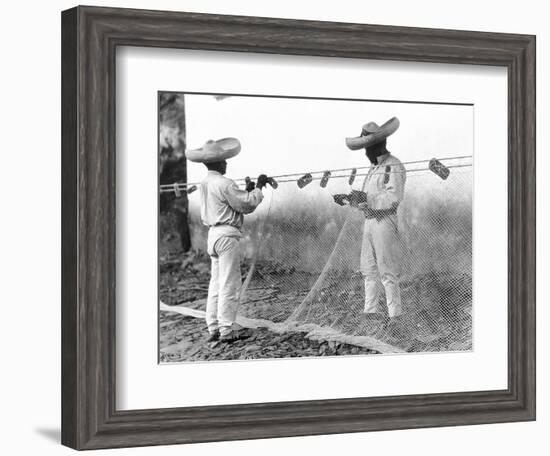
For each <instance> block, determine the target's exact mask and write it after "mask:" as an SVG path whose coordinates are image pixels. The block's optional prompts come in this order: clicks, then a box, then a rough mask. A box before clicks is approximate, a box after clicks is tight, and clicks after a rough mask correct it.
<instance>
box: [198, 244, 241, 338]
mask: <svg viewBox="0 0 550 456" xmlns="http://www.w3.org/2000/svg"><path fill="white" fill-rule="evenodd" d="M210 244H211V242H210V238H209V241H208V254H209V255H210V259H211V271H210V274H211V275H210V285H209V287H208V299H207V301H206V324H207V325H208V331H209V332H211V333H212V332H213V331H215V330H216V329H219V330H220V334H222V335H223V334H227V333H228V332H230V331H231V327H232V325H233V323H234V322H235V319H236V317H237V310H238V308H239V291H240V288H241V264H240V256H239V239H238V238H236V237H231V236H222V237H219V238H217V239H216V238H214V239H212V244H213V245H210Z"/></svg>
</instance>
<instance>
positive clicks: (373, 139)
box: [346, 117, 399, 150]
mask: <svg viewBox="0 0 550 456" xmlns="http://www.w3.org/2000/svg"><path fill="white" fill-rule="evenodd" d="M398 128H399V119H398V118H397V117H392V118H391V119H390V120H388V121H387V122H386V123H385V124H384V125H382V126H381V127H380V126H379V125H378V124H377V123H376V122H369V123H367V124H365V125H363V129H362V131H361V136H356V137H355V138H346V146H348V148H349V149H351V150H358V149H364V148H365V147H369V146H373V145H374V144H377V143H379V142H380V141H383V140H384V139H386V138H387V137H388V136H390V135H393V134H394V133H395V132H396V131H397V129H398Z"/></svg>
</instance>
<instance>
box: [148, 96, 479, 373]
mask: <svg viewBox="0 0 550 456" xmlns="http://www.w3.org/2000/svg"><path fill="white" fill-rule="evenodd" d="M158 133H159V147H158V152H157V153H158V163H159V168H158V174H159V192H158V209H159V211H158V212H159V213H158V242H159V245H158V252H159V258H158V273H159V290H158V296H159V314H158V322H159V327H158V331H159V339H158V340H159V362H160V363H161V364H162V363H180V362H205V361H230V360H254V359H266V358H304V357H326V356H353V355H377V354H396V355H405V354H406V353H411V352H414V353H433V352H438V353H442V352H467V351H472V350H475V344H474V341H473V337H472V324H473V323H472V321H473V318H472V317H473V313H474V311H475V309H473V307H472V304H473V288H472V271H473V264H472V217H473V215H472V214H473V213H472V199H473V195H474V192H473V167H474V162H475V160H474V158H475V152H474V106H473V105H472V104H466V103H433V102H424V101H422V100H417V101H414V102H411V101H400V100H376V99H370V100H363V99H328V98H306V97H297V96H293V97H281V96H270V95H269V94H266V95H248V94H227V93H193V92H185V91H159V92H158ZM151 153H154V152H153V151H152V152H151ZM153 215H155V214H151V216H153Z"/></svg>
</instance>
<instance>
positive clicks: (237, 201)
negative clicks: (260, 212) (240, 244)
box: [200, 171, 264, 236]
mask: <svg viewBox="0 0 550 456" xmlns="http://www.w3.org/2000/svg"><path fill="white" fill-rule="evenodd" d="M200 190H201V220H202V223H203V224H205V225H207V226H209V227H210V228H211V229H212V228H214V229H215V231H219V232H220V234H222V233H223V234H225V235H237V236H238V235H240V231H241V228H242V226H243V219H244V214H250V213H251V212H253V211H254V209H256V207H258V205H259V204H260V203H261V202H262V200H263V198H264V196H263V194H262V191H261V190H260V189H257V188H256V189H254V190H252V191H251V192H247V191H246V190H242V189H240V188H239V187H238V186H237V184H236V183H235V182H234V181H232V180H231V179H229V178H227V177H225V176H222V175H221V174H220V173H219V172H217V171H208V174H207V176H206V178H205V179H204V180H203V181H202V182H201V184H200ZM218 227H219V228H218Z"/></svg>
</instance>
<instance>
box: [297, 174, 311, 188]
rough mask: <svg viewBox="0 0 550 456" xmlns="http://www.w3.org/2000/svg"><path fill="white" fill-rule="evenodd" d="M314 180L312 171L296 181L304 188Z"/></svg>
mask: <svg viewBox="0 0 550 456" xmlns="http://www.w3.org/2000/svg"><path fill="white" fill-rule="evenodd" d="M311 181H313V176H312V175H311V174H310V173H306V174H304V175H303V176H302V177H300V179H298V180H297V181H296V183H297V184H298V187H299V188H304V187H305V186H306V185H307V184H310V183H311Z"/></svg>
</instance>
